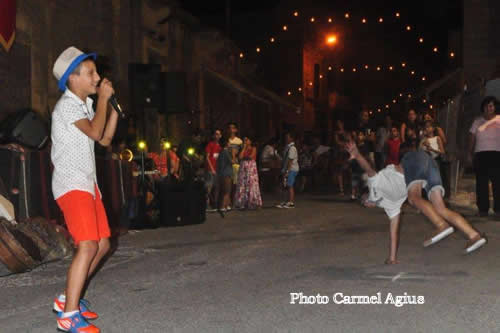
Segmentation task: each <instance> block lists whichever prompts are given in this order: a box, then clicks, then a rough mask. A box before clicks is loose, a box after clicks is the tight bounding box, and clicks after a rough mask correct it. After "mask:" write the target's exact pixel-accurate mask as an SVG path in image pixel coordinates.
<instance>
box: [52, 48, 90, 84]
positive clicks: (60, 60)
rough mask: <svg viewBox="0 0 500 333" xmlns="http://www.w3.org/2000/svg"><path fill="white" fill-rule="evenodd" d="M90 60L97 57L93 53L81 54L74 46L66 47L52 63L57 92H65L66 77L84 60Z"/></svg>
mask: <svg viewBox="0 0 500 333" xmlns="http://www.w3.org/2000/svg"><path fill="white" fill-rule="evenodd" d="M87 58H92V59H94V60H95V59H96V58H97V55H96V54H95V53H83V52H82V51H80V50H79V49H77V48H76V47H74V46H70V47H68V48H67V49H66V50H64V51H63V53H61V54H60V55H59V57H57V60H56V62H55V63H54V68H53V69H52V72H53V73H54V76H55V77H56V79H57V81H58V82H57V86H58V87H59V90H61V91H65V90H66V82H68V77H69V75H70V74H71V73H73V71H74V70H75V68H76V67H77V66H78V65H79V64H80V63H81V62H82V61H84V60H85V59H87Z"/></svg>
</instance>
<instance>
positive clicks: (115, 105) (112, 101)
mask: <svg viewBox="0 0 500 333" xmlns="http://www.w3.org/2000/svg"><path fill="white" fill-rule="evenodd" d="M103 79H104V78H101V80H100V81H99V83H98V84H97V86H98V87H100V86H101V82H102V80H103ZM108 102H109V104H111V106H112V107H113V109H115V111H116V112H117V113H118V115H119V116H120V118H122V119H124V118H125V113H124V112H123V110H122V107H121V106H120V104H119V103H118V101H117V100H116V97H115V94H113V95H111V97H110V98H109V100H108Z"/></svg>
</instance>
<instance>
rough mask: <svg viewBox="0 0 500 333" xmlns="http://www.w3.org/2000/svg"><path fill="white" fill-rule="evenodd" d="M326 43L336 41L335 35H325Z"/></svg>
mask: <svg viewBox="0 0 500 333" xmlns="http://www.w3.org/2000/svg"><path fill="white" fill-rule="evenodd" d="M326 43H327V44H328V45H335V44H336V43H337V36H336V35H328V36H327V37H326Z"/></svg>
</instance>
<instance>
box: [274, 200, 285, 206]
mask: <svg viewBox="0 0 500 333" xmlns="http://www.w3.org/2000/svg"><path fill="white" fill-rule="evenodd" d="M285 205H286V202H285V201H283V202H282V203H280V204H279V205H276V206H275V207H276V208H285Z"/></svg>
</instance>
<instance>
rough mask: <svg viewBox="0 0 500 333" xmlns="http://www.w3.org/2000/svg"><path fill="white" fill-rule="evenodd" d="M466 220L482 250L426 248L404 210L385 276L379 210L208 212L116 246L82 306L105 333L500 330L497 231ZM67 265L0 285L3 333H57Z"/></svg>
mask: <svg viewBox="0 0 500 333" xmlns="http://www.w3.org/2000/svg"><path fill="white" fill-rule="evenodd" d="M271 203H272V201H271V200H270V199H268V200H267V204H268V205H270V204H271ZM471 222H473V224H474V226H475V227H477V228H479V229H480V230H481V231H484V232H486V233H487V235H488V237H489V244H487V245H486V247H484V248H483V249H481V250H480V251H478V252H477V253H474V254H472V255H470V256H463V255H462V249H463V247H464V246H465V240H464V238H463V237H462V236H461V235H459V234H458V233H456V234H454V235H452V236H451V237H449V238H448V239H446V240H444V241H442V242H441V243H439V244H437V245H436V246H434V247H432V248H427V249H424V248H423V247H422V246H421V243H422V241H423V240H424V238H425V236H426V234H428V233H429V232H431V231H432V228H431V225H430V224H429V223H427V222H426V220H425V218H424V217H423V216H422V215H420V214H418V213H417V212H415V211H414V210H412V209H409V208H405V216H404V220H403V225H402V231H401V246H400V256H399V259H400V261H401V263H400V264H399V265H393V266H387V265H384V264H383V262H384V260H385V259H386V255H387V252H388V222H387V220H386V218H385V216H384V214H383V212H382V211H381V210H377V209H365V208H362V207H360V206H359V205H357V204H355V203H350V202H347V201H345V200H343V199H341V198H338V197H334V196H321V195H316V196H315V195H308V196H303V197H300V198H299V200H298V201H297V208H296V209H294V210H279V209H276V208H271V207H269V208H264V209H262V210H260V211H244V212H231V213H229V214H227V216H226V218H224V219H222V218H220V216H218V215H216V214H211V215H209V217H208V220H207V222H206V223H205V224H202V225H197V226H185V227H177V228H161V229H156V230H145V231H140V232H131V233H129V234H128V235H126V236H124V237H122V238H121V239H120V240H119V245H118V248H117V250H116V251H115V252H114V254H113V256H112V257H111V258H110V259H109V260H108V261H107V262H106V264H105V266H104V267H103V269H102V270H101V271H100V273H99V274H98V276H97V277H96V278H95V279H94V281H93V282H92V284H91V286H90V288H89V291H88V293H87V298H88V299H89V300H90V301H91V302H92V305H93V307H92V308H93V309H94V310H95V311H97V312H98V313H99V314H100V316H101V318H99V319H98V320H96V321H95V324H96V325H97V326H99V327H100V328H101V330H102V332H471V331H474V332H499V331H500V324H499V320H498V314H499V313H500V298H499V294H500V288H499V287H500V283H499V282H498V281H499V276H500V268H499V267H500V265H499V264H498V263H499V259H500V258H499V257H500V245H499V244H500V242H499V236H500V232H499V228H500V222H495V221H492V220H480V219H477V218H471ZM68 262H69V261H68V260H65V261H59V262H56V263H52V264H48V265H45V266H43V267H39V268H37V269H35V270H34V271H32V272H29V273H25V274H20V275H15V276H9V277H4V278H0V300H1V302H0V332H1V333H4V332H55V331H56V323H55V315H54V314H53V313H52V312H51V306H52V300H53V298H54V296H55V295H57V293H58V292H60V291H61V290H62V289H63V288H64V282H65V273H66V268H67V265H68ZM300 293H302V294H300ZM300 295H302V296H307V297H302V303H304V302H313V301H314V302H316V304H299V303H300ZM318 295H319V296H321V297H317V296H318ZM309 296H311V297H309ZM312 296H314V297H312ZM346 296H370V297H371V296H374V297H373V298H368V300H369V301H372V302H374V303H382V304H338V303H340V302H342V301H344V302H345V301H346V300H347V301H349V300H350V301H353V300H354V301H355V300H356V298H355V297H354V298H353V297H350V299H349V298H345V297H346ZM398 296H400V297H399V298H398ZM419 296H420V297H419ZM292 297H293V299H294V300H295V304H291V303H292ZM318 300H319V301H321V302H322V303H327V304H317V301H318ZM357 300H358V301H366V300H367V297H361V298H358V299H357ZM397 300H399V301H400V303H399V305H400V306H396V303H397ZM405 303H422V304H405Z"/></svg>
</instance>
